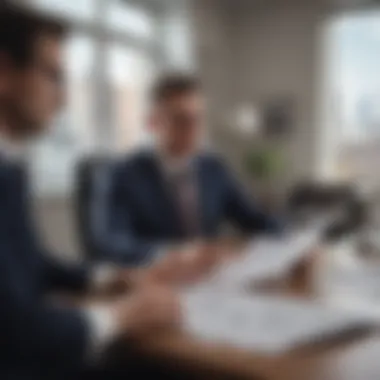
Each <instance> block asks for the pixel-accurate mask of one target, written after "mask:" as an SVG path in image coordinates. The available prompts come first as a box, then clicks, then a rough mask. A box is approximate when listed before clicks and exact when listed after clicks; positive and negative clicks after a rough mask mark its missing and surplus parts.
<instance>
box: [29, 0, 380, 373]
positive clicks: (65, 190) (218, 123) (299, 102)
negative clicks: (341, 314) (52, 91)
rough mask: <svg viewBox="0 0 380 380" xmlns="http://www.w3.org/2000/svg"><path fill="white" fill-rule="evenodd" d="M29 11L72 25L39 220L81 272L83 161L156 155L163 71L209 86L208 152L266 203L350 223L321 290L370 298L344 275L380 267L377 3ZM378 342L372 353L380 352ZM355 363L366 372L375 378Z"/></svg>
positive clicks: (247, 1)
mask: <svg viewBox="0 0 380 380" xmlns="http://www.w3.org/2000/svg"><path fill="white" fill-rule="evenodd" d="M24 2H26V3H28V5H29V6H33V7H35V8H36V9H38V10H39V11H40V12H43V13H47V14H52V15H59V16H60V17H62V18H64V19H67V20H68V21H69V22H70V23H71V25H72V34H71V36H70V38H69V41H68V44H67V48H66V56H65V59H66V67H67V69H68V76H67V91H68V95H69V96H68V104H67V106H66V107H65V109H64V110H63V112H62V113H61V114H60V115H58V117H57V118H56V121H55V123H54V125H53V126H52V130H51V132H49V134H48V135H47V136H45V137H43V139H42V140H41V141H38V142H35V143H33V144H32V145H31V146H30V150H29V155H30V156H29V157H30V160H29V163H30V176H31V180H32V185H33V190H34V191H33V205H34V211H35V216H36V218H37V220H38V224H39V228H40V233H41V235H42V237H43V239H44V241H45V243H46V245H47V246H48V247H50V248H51V249H50V251H51V252H54V253H55V254H57V255H61V253H62V252H64V253H65V257H64V258H65V259H68V260H74V261H76V260H82V259H83V258H84V257H85V256H86V254H87V253H86V252H85V249H84V247H83V241H82V237H81V227H80V225H81V220H80V218H81V212H84V210H83V207H85V206H84V203H85V202H86V197H87V195H86V189H85V188H84V187H86V186H87V185H88V180H89V179H88V177H87V176H88V173H86V172H84V171H83V170H82V169H83V163H86V162H88V161H89V160H94V159H95V160H97V159H99V160H107V159H109V158H113V157H122V156H123V155H127V154H129V153H131V152H133V151H135V150H136V149H138V148H139V147H140V146H141V145H146V144H150V143H151V136H150V134H149V130H148V128H147V119H146V115H147V109H148V107H149V103H148V99H147V93H148V91H149V88H150V86H151V84H152V83H153V82H154V80H155V78H156V77H157V76H159V75H160V74H161V73H167V72H171V71H181V72H189V73H194V74H195V75H196V76H197V77H199V78H200V80H201V81H202V84H203V89H204V92H205V95H206V98H207V143H208V144H209V145H210V147H212V149H215V150H216V151H217V152H218V153H220V154H222V155H223V157H225V158H226V160H227V161H228V163H229V165H230V166H231V167H232V168H233V170H234V172H236V173H237V175H238V176H239V178H240V179H241V181H242V182H243V183H244V185H245V187H246V189H247V190H248V192H249V193H250V194H252V196H254V197H255V199H256V200H257V201H258V202H259V204H261V205H263V206H265V207H266V208H268V209H269V210H270V211H273V212H275V213H277V214H279V215H282V216H283V218H284V219H285V220H286V218H289V220H293V219H294V220H297V221H299V220H298V219H297V218H300V220H301V223H302V220H303V219H302V218H303V217H304V214H305V215H306V217H310V216H311V217H312V216H313V215H320V214H321V213H323V212H328V211H331V210H337V211H338V212H339V217H338V219H337V220H334V222H333V223H332V224H331V225H330V226H329V228H328V229H327V230H326V233H325V236H324V241H323V246H324V247H325V249H326V250H331V255H330V254H329V255H328V256H329V260H328V262H327V263H324V264H323V265H331V266H332V267H333V269H332V270H331V271H328V270H325V271H324V272H323V273H322V277H321V278H318V280H319V281H322V282H324V283H323V284H322V285H321V286H322V287H323V291H327V292H328V293H329V292H330V293H334V292H335V293H336V294H334V296H335V295H336V296H337V298H339V297H340V296H341V294H346V292H348V293H350V294H351V293H353V295H354V296H355V297H356V298H366V297H367V296H368V293H371V291H369V290H368V289H367V288H366V286H367V284H365V286H364V285H363V289H360V291H359V292H358V289H355V286H356V285H352V284H349V283H344V284H341V283H340V277H339V276H340V274H342V273H344V271H345V270H348V271H351V272H352V273H353V272H354V271H355V270H357V269H360V270H358V272H359V274H358V276H359V277H360V276H361V277H363V276H364V277H365V276H366V274H365V273H366V272H365V271H364V272H363V271H362V270H363V263H365V264H364V267H365V265H367V264H366V263H370V264H369V267H370V268H372V269H373V268H374V267H376V268H377V265H379V262H378V261H379V260H380V240H379V238H378V231H379V228H380V192H379V183H380V182H379V180H380V179H379V178H378V173H377V172H378V170H377V166H378V164H377V163H378V162H380V157H379V156H380V111H379V105H380V75H379V70H378V67H379V65H378V62H379V58H380V2H379V4H376V1H369V0H75V1H71V0H65V1H60V0H29V1H24ZM328 252H330V251H328ZM328 269H330V268H328ZM334 270H335V271H336V273H335V272H334ZM351 272H349V273H351ZM363 273H364V275H363ZM371 273H372V272H371ZM334 276H336V277H337V278H335V277H334ZM361 277H360V278H361ZM355 281H358V283H360V279H359V280H356V278H355ZM355 284H356V282H355ZM360 284H361V283H360ZM376 286H378V284H377V283H376V285H375V287H376ZM341 287H343V288H344V287H345V289H344V291H343V293H342V290H341ZM376 289H377V288H376ZM367 291H368V292H367ZM371 297H372V295H371ZM371 297H369V300H368V303H367V304H369V305H371V304H373V298H371ZM332 298H334V297H332ZM334 300H336V299H334ZM344 306H347V305H344ZM350 306H352V304H351V301H350ZM363 307H364V308H365V307H368V306H363V305H360V308H361V310H362V309H363ZM370 308H371V307H370ZM376 344H377V346H376V345H375V346H374V347H372V346H371V347H370V349H369V351H368V352H369V354H368V355H372V353H374V352H378V350H377V347H378V343H376ZM355 355H356V354H355ZM184 356H186V355H185V354H184ZM215 356H216V354H215V355H214V357H215ZM359 356H360V355H359ZM194 357H196V355H195V356H194ZM205 357H207V355H206V354H205ZM361 357H362V356H360V358H361ZM355 358H357V356H355ZM370 359H371V358H369V361H370V363H371V364H370V366H371V368H372V367H373V366H374V367H376V368H377V369H378V366H377V364H376V360H370ZM205 360H206V359H205ZM360 360H361V359H360ZM211 362H212V360H211V359H210V363H211ZM216 362H217V360H216V361H215V363H216ZM364 362H365V363H367V364H368V362H366V361H364ZM215 363H214V364H215ZM239 363H242V364H241V366H240V367H241V368H243V367H244V366H245V364H246V362H245V361H244V359H242V360H241V361H240V360H238V359H237V356H235V357H234V359H233V360H231V365H230V367H228V366H227V365H226V368H227V367H228V368H229V370H231V373H234V371H235V368H234V366H236V367H239ZM253 363H255V361H253ZM262 363H265V361H263V362H262ZM262 363H261V362H260V365H258V367H257V368H260V370H261V369H263V373H264V372H265V373H266V374H270V376H268V378H273V379H274V378H276V379H281V378H284V379H285V377H281V374H280V370H279V371H278V372H275V371H274V370H273V371H272V370H270V371H269V370H268V371H267V368H265V371H264V364H262ZM349 363H350V357H348V358H345V361H344V362H343V364H342V365H343V367H342V368H344V370H343V372H342V373H343V375H342V374H341V373H339V375H337V377H336V379H342V380H345V379H347V378H349V377H347V376H345V375H346V374H348V372H349V371H350V368H351V367H349ZM353 363H354V362H353ZM358 363H360V365H361V366H362V367H360V366H359V367H358V368H355V370H357V371H359V370H360V369H361V368H364V367H365V365H364V364H363V361H359V362H358ZM219 364H220V363H219ZM293 364H294V363H293V362H292V365H293ZM254 365H255V364H252V366H254ZM363 366H364V367H363ZM221 367H223V366H221ZM244 368H247V370H246V371H245V372H246V374H247V373H248V376H247V378H250V377H249V374H250V372H249V369H248V368H249V366H248V365H246V366H245V367H244ZM289 368H290V367H289ZM359 372H360V371H359ZM235 373H238V371H236V372H235ZM242 373H244V371H242ZM289 373H291V374H292V375H295V372H294V373H293V372H289ZM310 373H311V372H310ZM332 373H334V370H333V371H332ZM378 373H380V370H379V372H378ZM300 374H301V372H300V371H299V368H298V367H297V375H298V376H300ZM272 375H273V376H272ZM339 376H340V377H339ZM242 378H243V377H242ZM286 378H293V379H295V378H296V377H286ZM300 378H301V377H300ZM318 378H319V377H318ZM352 378H354V377H352ZM357 378H360V379H362V378H365V379H367V377H362V378H361V377H360V373H359V375H358V377H357ZM321 379H323V377H321Z"/></svg>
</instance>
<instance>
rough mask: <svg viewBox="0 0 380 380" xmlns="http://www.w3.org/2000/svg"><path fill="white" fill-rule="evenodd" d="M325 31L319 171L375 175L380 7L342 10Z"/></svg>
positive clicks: (379, 133)
mask: <svg viewBox="0 0 380 380" xmlns="http://www.w3.org/2000/svg"><path fill="white" fill-rule="evenodd" d="M326 35H327V42H328V44H327V45H328V49H327V54H326V58H327V59H326V73H325V74H326V75H325V83H326V85H325V87H326V88H325V89H324V93H323V99H324V117H323V119H324V123H323V124H324V127H323V141H322V144H321V147H322V149H321V152H322V153H323V154H321V155H320V156H321V157H320V161H321V162H322V163H323V172H325V173H328V175H329V176H331V177H333V178H343V179H350V178H356V179H357V178H359V177H360V178H362V179H363V178H364V177H366V176H367V177H368V178H369V177H371V176H372V177H374V176H373V173H374V172H376V170H375V169H374V167H373V165H374V163H376V162H378V158H379V155H378V153H376V152H380V150H379V147H380V72H379V62H380V12H378V11H374V10H372V11H368V12H358V13H355V12H354V13H350V14H347V15H344V16H341V17H339V18H337V19H334V20H332V22H331V23H330V24H329V25H328V28H327V33H326ZM321 167H322V165H321ZM360 182H361V183H364V181H363V180H361V181H360Z"/></svg>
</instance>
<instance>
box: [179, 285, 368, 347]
mask: <svg viewBox="0 0 380 380" xmlns="http://www.w3.org/2000/svg"><path fill="white" fill-rule="evenodd" d="M183 303H184V309H185V327H186V329H187V330H188V331H189V332H191V333H192V334H194V335H196V336H198V337H199V338H203V339H205V340H208V341H214V342H220V343H228V344H232V345H235V346H237V347H240V348H246V349H252V350H258V351H262V352H265V353H278V352H281V351H284V350H289V349H292V348H294V347H295V346H297V345H300V344H305V343H312V342H315V341H316V340H319V339H322V338H326V337H327V336H330V335H334V336H335V335H336V334H338V333H342V332H345V331H348V330H351V329H357V328H363V327H367V326H368V327H369V326H370V324H371V323H370V321H369V319H367V318H365V317H362V316H361V317H359V316H357V315H356V314H353V313H349V312H343V311H338V310H335V309H332V308H328V307H327V306H322V305H318V304H314V303H308V302H306V301H305V302H301V301H295V300H289V299H288V300H287V299H281V298H275V297H265V296H258V295H256V296H252V297H251V296H248V295H246V296H245V295H241V294H236V293H233V292H225V293H220V292H216V291H205V290H193V291H187V292H186V293H185V294H183Z"/></svg>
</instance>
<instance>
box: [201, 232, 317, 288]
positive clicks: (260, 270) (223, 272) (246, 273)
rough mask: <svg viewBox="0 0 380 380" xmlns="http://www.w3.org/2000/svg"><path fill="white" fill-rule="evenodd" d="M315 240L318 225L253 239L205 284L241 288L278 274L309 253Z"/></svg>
mask: <svg viewBox="0 0 380 380" xmlns="http://www.w3.org/2000/svg"><path fill="white" fill-rule="evenodd" d="M319 241H320V229H318V228H309V229H303V230H300V231H294V232H292V233H288V234H286V235H284V236H280V237H277V238H273V237H271V238H270V237H261V238H255V239H254V240H253V241H252V242H251V243H249V244H248V246H247V248H246V249H245V251H244V252H243V254H242V255H241V258H240V259H238V260H236V261H233V262H229V263H227V264H226V265H224V266H222V267H221V268H219V270H217V271H216V272H215V273H214V275H213V276H212V278H211V279H209V281H208V283H209V285H211V284H214V285H218V286H222V287H224V288H243V287H244V286H245V285H249V284H251V283H252V282H253V281H260V280H263V279H267V278H271V277H276V276H279V275H281V274H284V273H286V272H287V271H289V270H290V269H292V267H293V266H294V265H295V264H297V263H298V262H299V261H300V260H301V259H302V257H304V256H305V255H308V254H310V253H311V252H312V250H313V249H315V248H316V246H317V245H318V243H319Z"/></svg>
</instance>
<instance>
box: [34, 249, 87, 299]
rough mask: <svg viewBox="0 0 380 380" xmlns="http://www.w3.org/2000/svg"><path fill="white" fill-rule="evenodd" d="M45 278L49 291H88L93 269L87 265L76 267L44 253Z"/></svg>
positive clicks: (42, 254)
mask: <svg viewBox="0 0 380 380" xmlns="http://www.w3.org/2000/svg"><path fill="white" fill-rule="evenodd" d="M41 256H42V258H43V262H44V267H45V271H44V273H45V278H46V281H47V284H48V287H49V289H56V290H59V289H63V290H65V291H67V290H71V291H74V292H82V291H85V290H87V289H88V287H89V284H90V281H91V269H90V268H89V267H88V266H86V265H84V264H83V265H76V264H69V263H66V262H63V261H62V260H58V259H55V258H53V257H52V256H51V254H49V253H46V252H42V253H41Z"/></svg>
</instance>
